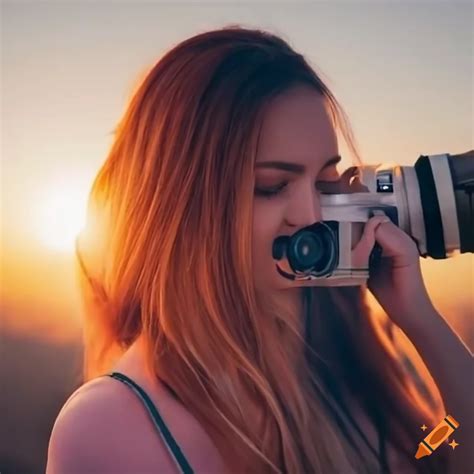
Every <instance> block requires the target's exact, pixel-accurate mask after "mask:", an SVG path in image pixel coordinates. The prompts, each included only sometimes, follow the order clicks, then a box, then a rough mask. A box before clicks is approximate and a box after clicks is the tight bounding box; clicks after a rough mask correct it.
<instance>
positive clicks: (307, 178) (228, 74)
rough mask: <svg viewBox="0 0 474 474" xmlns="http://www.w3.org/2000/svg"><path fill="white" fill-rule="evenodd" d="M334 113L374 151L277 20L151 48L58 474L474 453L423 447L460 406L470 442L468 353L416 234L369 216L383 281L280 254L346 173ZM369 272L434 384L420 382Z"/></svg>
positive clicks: (436, 465)
mask: <svg viewBox="0 0 474 474" xmlns="http://www.w3.org/2000/svg"><path fill="white" fill-rule="evenodd" d="M338 129H339V130H341V131H342V133H343V135H344V138H345V140H346V142H347V143H348V144H349V146H350V149H351V151H352V152H353V153H354V157H355V159H356V162H357V163H358V164H361V163H362V161H361V160H360V157H359V154H358V153H357V149H356V147H355V145H354V139H353V136H352V132H351V129H350V125H349V123H348V121H347V119H346V116H345V114H344V112H343V110H342V108H341V107H340V105H339V104H338V102H337V101H336V99H335V97H334V96H333V95H332V94H331V92H330V91H329V90H328V88H327V87H326V85H325V84H324V83H323V81H322V80H321V78H320V77H319V76H318V75H317V74H316V72H315V71H314V70H313V69H312V68H311V67H310V66H309V64H308V63H307V61H306V60H305V58H304V57H303V56H302V55H301V54H298V53H297V52H296V51H294V50H293V49H292V48H291V47H290V45H289V44H288V43H287V42H285V41H284V40H283V39H281V38H279V37H277V36H274V35H272V34H270V33H268V32H263V31H260V30H251V29H244V28H240V27H234V26H230V27H227V28H224V29H221V30H217V31H209V32H205V33H203V34H199V35H197V36H194V37H192V38H189V39H187V40H186V41H184V42H182V43H181V44H178V45H177V46H176V47H175V48H173V49H172V50H171V51H169V52H168V53H167V54H166V55H165V56H164V57H163V58H162V59H161V60H160V61H159V62H158V63H157V64H156V65H155V66H154V67H153V68H152V69H151V71H150V72H149V73H148V74H147V76H146V77H145V79H144V80H143V82H142V83H141V84H140V85H139V87H138V88H137V90H136V92H135V93H134V95H133V97H132V99H131V101H130V103H129V105H128V108H127V110H126V113H125V115H124V117H123V119H122V120H121V122H120V123H119V125H118V127H117V130H116V136H115V140H114V142H113V145H112V147H111V150H110V153H109V155H108V157H107V160H106V161H105V163H104V164H103V166H102V168H101V169H100V171H99V173H98V175H97V177H96V179H95V182H94V184H93V189H92V191H91V195H90V206H89V220H88V225H87V227H86V229H85V230H84V232H83V233H82V234H81V235H80V237H79V239H78V254H77V255H78V263H79V265H78V269H79V272H80V273H79V275H80V278H81V283H82V290H83V292H84V293H83V294H84V302H85V306H86V310H87V311H86V320H85V329H84V341H85V359H84V361H85V366H84V381H83V384H82V386H80V387H79V388H78V389H77V390H76V391H75V392H74V393H73V394H72V395H71V397H70V398H69V399H68V400H67V402H66V403H65V405H64V406H63V408H62V410H61V412H60V414H59V415H58V417H57V419H56V422H55V426H54V428H53V432H52V434H51V439H50V444H49V451H48V467H47V472H48V474H57V473H68V474H69V473H74V472H81V473H85V472H87V473H92V472H100V473H112V472H113V473H118V472H120V473H153V472H157V473H158V472H161V473H177V472H198V473H199V472H200V473H206V474H207V473H226V472H227V473H231V472H233V473H245V472H254V473H264V472H269V473H270V472H277V473H278V472H282V473H292V474H293V473H305V474H306V473H342V474H347V473H357V474H360V473H365V472H367V473H375V472H394V473H403V474H408V473H414V472H426V473H429V472H432V473H437V472H439V473H446V472H452V473H456V474H458V473H459V472H461V471H459V470H456V471H454V470H452V471H448V469H449V468H452V466H454V464H453V463H452V462H451V461H449V463H448V458H452V459H454V458H455V457H456V456H457V455H459V456H458V458H459V459H462V462H464V460H465V459H466V458H465V456H466V454H464V455H463V454H462V449H460V448H463V446H462V442H461V443H460V446H459V447H458V450H459V451H456V452H450V451H451V448H450V447H448V446H444V445H443V446H442V447H441V448H439V449H438V450H437V451H436V452H435V453H434V454H433V455H431V456H426V457H424V458H421V459H415V456H414V454H415V451H416V448H417V446H418V443H419V442H420V441H421V439H423V438H424V436H425V435H426V433H425V434H424V432H423V431H422V430H421V429H420V427H421V426H422V425H426V426H428V427H430V428H433V427H434V426H435V425H436V424H438V422H439V421H440V420H441V419H442V418H443V417H444V416H446V415H447V414H448V413H447V412H446V410H449V414H451V415H452V416H454V417H455V418H456V417H458V418H460V420H458V421H460V423H461V427H460V428H459V433H460V436H459V437H458V436H456V438H459V439H458V441H459V440H460V439H463V440H464V444H465V446H464V451H466V446H467V444H468V443H467V439H468V438H467V437H466V438H462V432H461V429H462V428H464V430H465V431H464V433H465V435H466V436H467V435H468V434H470V433H471V432H468V419H467V415H468V414H469V408H468V401H467V394H464V393H463V390H462V389H459V388H456V387H455V386H453V384H452V383H453V382H454V381H455V380H456V377H459V380H461V379H462V377H467V376H468V372H467V371H468V370H469V364H470V362H471V356H470V354H469V351H468V350H467V348H466V347H465V346H464V345H463V343H462V342H461V341H460V339H459V338H458V337H457V336H456V334H454V333H453V332H452V330H451V329H450V328H449V326H448V325H447V324H446V323H445V322H444V320H443V318H442V317H441V316H440V315H439V314H438V313H437V312H436V311H435V309H434V307H433V305H432V304H431V301H430V299H429V296H428V294H427V292H426V289H425V286H424V283H423V280H422V275H421V271H420V266H419V255H418V251H417V249H416V247H415V244H414V243H413V241H412V240H411V238H410V237H409V236H408V235H407V234H405V233H404V232H403V231H402V230H401V229H399V228H398V227H396V226H395V225H394V224H392V223H391V222H386V221H385V222H384V220H383V218H381V217H379V216H377V217H374V218H372V219H370V220H369V221H368V223H367V224H366V226H365V230H364V234H363V237H362V239H361V241H360V243H359V244H358V246H357V248H355V249H354V252H355V254H357V256H358V257H357V258H360V259H362V261H367V260H368V256H369V254H370V251H371V250H372V248H373V246H374V244H375V242H378V243H379V244H380V245H381V246H382V248H383V259H382V261H383V264H382V266H383V271H380V272H378V273H376V274H374V275H371V278H370V279H369V282H368V285H367V286H368V289H367V288H366V287H361V286H352V287H333V288H323V287H314V286H313V287H311V286H308V285H307V284H306V286H304V284H302V283H299V284H296V283H295V282H292V281H290V280H286V279H284V278H282V277H280V275H279V274H278V273H277V272H276V271H275V266H274V262H273V259H272V254H271V246H272V242H273V239H275V237H277V236H278V235H281V234H285V233H286V234H292V233H294V232H296V231H297V230H298V229H300V228H302V227H305V226H307V225H309V224H312V223H314V222H315V221H318V220H321V219H322V217H321V208H320V204H319V194H320V192H321V189H324V187H325V189H326V190H327V189H328V188H332V189H333V190H335V191H337V190H338V189H339V188H338V186H342V184H341V180H340V178H341V176H340V175H339V173H338V171H337V167H336V165H337V161H338V159H339V158H338V156H339V150H338V143H337V137H336V131H337V130H338ZM273 161H283V162H286V163H288V164H287V165H286V168H285V169H279V168H274V167H269V166H270V165H269V162H273ZM292 170H293V171H292ZM295 170H296V171H295ZM382 266H381V268H382ZM368 290H370V291H371V292H372V294H373V295H374V296H375V298H376V299H377V300H378V301H379V302H380V304H381V306H382V307H383V308H384V310H385V311H386V313H387V321H392V322H393V323H394V324H396V325H398V326H399V327H400V328H401V329H402V330H403V331H405V333H406V334H407V335H408V336H409V337H410V339H411V340H412V341H413V343H414V344H415V346H416V348H417V349H418V350H419V353H420V355H421V356H422V357H423V360H424V361H425V362H426V366H427V367H428V369H430V370H431V371H432V372H431V373H432V375H433V377H434V380H435V382H436V383H437V387H439V390H440V393H441V397H442V398H441V399H440V397H439V396H437V394H436V393H433V394H431V395H432V396H431V397H425V398H424V397H422V396H421V394H420V391H418V390H417V384H416V383H415V379H414V378H413V377H414V376H415V375H416V373H415V374H413V373H411V372H409V371H407V370H406V369H405V368H404V366H403V364H402V363H401V362H400V360H399V359H398V358H397V352H396V350H395V348H394V346H393V344H392V342H391V340H390V339H389V338H387V337H386V335H385V333H384V332H383V331H382V330H381V328H380V325H379V324H378V320H377V319H376V318H374V316H373V315H372V314H371V311H370V309H369V305H368V303H367V300H366V298H367V291H368ZM441 343H443V344H444V347H445V350H444V351H443V352H440V351H439V350H438V349H439V347H440V346H439V344H441ZM453 364H456V366H455V367H454V366H453ZM463 417H464V418H463ZM471 421H472V420H471ZM463 456H464V458H463ZM458 462H460V461H458ZM471 467H472V466H471ZM466 472H467V471H466Z"/></svg>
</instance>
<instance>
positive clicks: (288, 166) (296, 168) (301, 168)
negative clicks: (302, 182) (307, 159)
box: [255, 155, 341, 174]
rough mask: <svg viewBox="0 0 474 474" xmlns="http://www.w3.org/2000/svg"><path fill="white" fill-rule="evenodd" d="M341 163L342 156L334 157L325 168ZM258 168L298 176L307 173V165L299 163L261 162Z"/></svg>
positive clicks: (257, 165)
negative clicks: (277, 170)
mask: <svg viewBox="0 0 474 474" xmlns="http://www.w3.org/2000/svg"><path fill="white" fill-rule="evenodd" d="M340 161H341V155H336V156H333V157H332V158H329V160H328V161H327V162H326V164H325V165H324V166H323V169H324V168H327V167H328V166H331V165H334V164H336V163H339V162H340ZM255 167H256V168H275V169H279V170H284V171H291V172H292V173H296V174H303V173H304V172H305V171H306V166H305V165H300V164H298V163H288V162H287V161H259V162H258V163H256V164H255Z"/></svg>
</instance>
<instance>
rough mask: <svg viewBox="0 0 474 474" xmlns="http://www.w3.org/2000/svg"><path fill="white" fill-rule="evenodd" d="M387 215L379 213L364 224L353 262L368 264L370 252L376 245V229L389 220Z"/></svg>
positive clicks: (355, 248)
mask: <svg viewBox="0 0 474 474" xmlns="http://www.w3.org/2000/svg"><path fill="white" fill-rule="evenodd" d="M389 221H390V219H389V218H388V217H387V216H381V215H377V216H374V217H371V218H370V219H369V220H368V221H367V222H366V223H365V226H364V229H363V231H362V235H361V238H360V240H359V242H357V244H356V245H355V246H354V248H353V250H352V262H353V263H354V264H355V265H357V266H367V265H368V261H369V256H370V252H371V251H372V249H373V247H374V245H375V231H376V229H377V227H378V226H379V225H381V224H383V223H386V222H389Z"/></svg>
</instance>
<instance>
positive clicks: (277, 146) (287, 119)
mask: <svg viewBox="0 0 474 474" xmlns="http://www.w3.org/2000/svg"><path fill="white" fill-rule="evenodd" d="M323 100H324V99H323V97H322V96H320V95H319V94H318V92H317V91H315V90H312V89H309V88H308V87H304V86H299V87H297V88H293V89H292V90H291V91H289V92H286V93H285V94H284V95H282V96H280V97H278V98H277V99H275V101H274V102H273V103H272V104H271V106H270V107H269V109H268V113H267V115H266V117H265V118H264V123H263V129H262V134H261V138H260V142H259V146H258V153H257V162H256V165H255V192H254V208H253V211H254V219H253V249H252V252H253V266H254V279H255V285H256V287H257V289H260V290H262V291H268V290H270V291H271V290H279V289H288V288H295V287H298V286H303V284H302V282H299V283H298V282H293V281H291V280H288V279H286V278H284V277H282V276H280V275H279V273H278V272H277V271H276V269H275V263H276V262H275V261H274V260H273V258H272V244H273V241H274V239H275V238H276V237H278V236H279V235H291V234H294V233H295V232H296V231H298V230H299V229H301V228H303V227H306V226H308V225H310V224H313V223H314V222H316V221H320V220H322V216H321V208H320V203H319V193H320V191H318V189H317V183H318V181H337V180H338V179H339V178H340V174H339V172H338V170H337V168H336V163H337V158H335V157H337V156H338V154H339V152H338V145H337V137H336V133H335V130H334V127H333V125H332V122H331V118H330V115H329V113H328V112H327V110H326V108H325V107H324V102H323ZM275 161H278V162H284V163H288V167H290V166H291V168H292V169H293V170H295V171H291V170H290V169H288V170H283V169H278V168H276V167H273V166H270V162H275ZM285 183H287V184H286V185H285ZM271 190H273V191H277V193H276V194H274V195H268V196H265V195H263V194H262V192H264V191H271ZM306 285H307V284H306Z"/></svg>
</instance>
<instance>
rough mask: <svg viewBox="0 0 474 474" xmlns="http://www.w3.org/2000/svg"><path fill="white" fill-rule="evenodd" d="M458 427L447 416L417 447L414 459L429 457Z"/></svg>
mask: <svg viewBox="0 0 474 474" xmlns="http://www.w3.org/2000/svg"><path fill="white" fill-rule="evenodd" d="M458 427H459V423H458V422H457V421H456V420H455V419H454V418H453V417H452V416H451V415H447V416H446V417H445V418H443V419H442V420H441V421H440V422H439V423H438V425H437V426H435V427H434V428H433V429H432V430H431V432H430V433H429V434H428V436H426V438H425V439H423V440H422V441H421V443H420V444H419V445H418V450H417V451H416V454H415V458H416V459H420V458H422V457H424V456H429V455H430V454H431V453H432V452H433V451H434V450H435V449H436V448H437V447H438V446H439V445H440V444H441V443H442V442H443V441H444V440H445V439H447V438H448V436H450V435H451V433H452V432H453V431H454V430H455V429H456V428H458Z"/></svg>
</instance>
